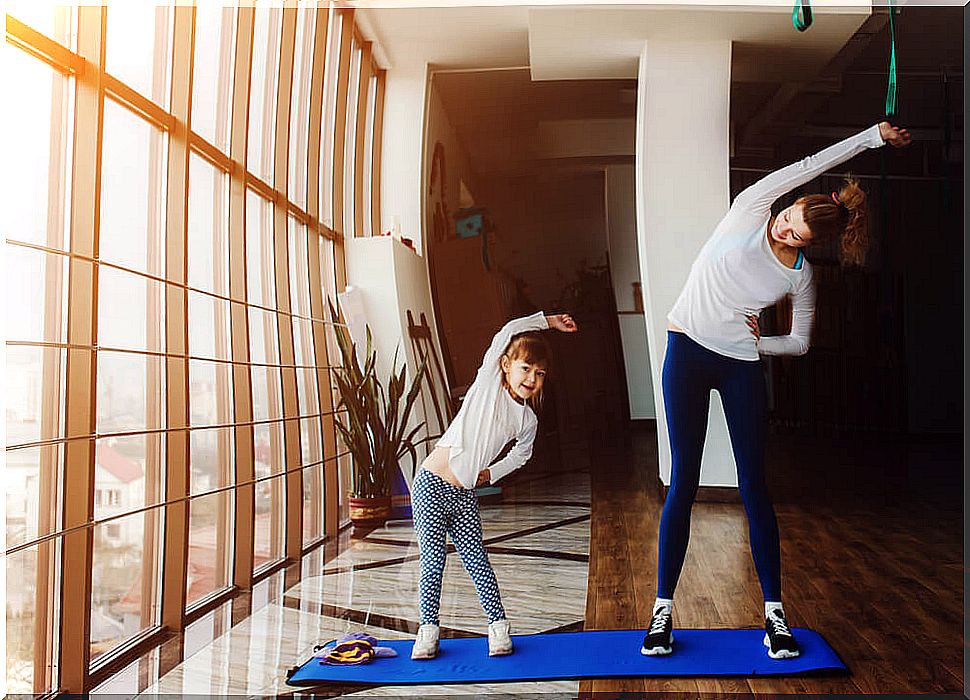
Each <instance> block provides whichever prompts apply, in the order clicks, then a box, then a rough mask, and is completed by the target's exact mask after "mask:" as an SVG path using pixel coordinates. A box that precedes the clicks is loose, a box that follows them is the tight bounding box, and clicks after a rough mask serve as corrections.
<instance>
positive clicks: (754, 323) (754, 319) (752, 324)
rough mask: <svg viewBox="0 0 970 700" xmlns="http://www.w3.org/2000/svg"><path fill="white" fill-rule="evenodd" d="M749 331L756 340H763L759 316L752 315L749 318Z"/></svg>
mask: <svg viewBox="0 0 970 700" xmlns="http://www.w3.org/2000/svg"><path fill="white" fill-rule="evenodd" d="M747 319H748V330H749V331H751V335H753V336H754V339H755V340H761V329H760V328H759V327H758V314H750V315H749V316H748V317H747Z"/></svg>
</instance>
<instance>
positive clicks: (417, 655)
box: [411, 625, 438, 659]
mask: <svg viewBox="0 0 970 700" xmlns="http://www.w3.org/2000/svg"><path fill="white" fill-rule="evenodd" d="M437 655H438V625H421V626H420V627H418V636H417V638H416V639H415V640H414V646H413V647H411V658H412V659H433V658H434V657H436V656H437Z"/></svg>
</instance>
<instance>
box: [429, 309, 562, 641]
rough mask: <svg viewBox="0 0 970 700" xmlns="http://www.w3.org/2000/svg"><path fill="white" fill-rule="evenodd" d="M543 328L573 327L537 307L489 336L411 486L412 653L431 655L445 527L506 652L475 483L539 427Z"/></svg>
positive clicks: (506, 461)
mask: <svg viewBox="0 0 970 700" xmlns="http://www.w3.org/2000/svg"><path fill="white" fill-rule="evenodd" d="M547 328H555V329H557V330H560V331H563V332H566V333H572V332H575V331H576V330H577V327H576V324H575V322H574V321H573V319H572V318H571V317H569V316H568V315H565V314H563V315H555V316H545V315H543V314H542V313H537V314H534V315H532V316H527V317H525V318H519V319H515V320H514V321H509V322H508V323H507V324H505V326H503V327H502V329H501V330H500V331H499V332H498V333H497V334H496V335H495V337H494V338H493V339H492V344H491V345H490V346H489V348H488V350H487V351H486V352H485V358H484V360H483V361H482V366H481V367H480V368H479V369H478V374H477V375H476V376H475V381H474V382H473V383H472V385H471V387H469V389H468V392H467V394H466V395H465V400H464V402H463V403H462V406H461V409H460V410H459V411H458V415H456V416H455V419H454V420H453V421H452V422H451V425H449V426H448V430H446V431H445V434H444V435H442V436H441V439H440V440H439V441H438V444H437V446H436V447H435V449H434V450H433V451H432V452H431V454H429V455H428V456H427V458H426V459H425V460H424V462H423V463H422V464H421V468H420V470H419V471H418V474H417V476H416V477H415V478H414V482H413V483H412V484H411V508H412V511H413V513H414V529H415V531H416V533H417V536H418V546H419V547H420V550H421V582H420V589H419V593H420V601H419V605H420V608H421V626H420V627H419V628H418V637H417V639H416V640H415V642H414V647H413V648H412V650H411V658H412V659H432V658H434V657H435V656H436V655H437V653H438V607H439V603H440V598H441V577H442V574H443V573H444V569H445V557H446V555H447V546H446V544H445V533H447V534H449V535H450V536H451V540H452V542H454V544H455V549H457V550H458V554H459V555H460V556H461V560H462V563H463V564H464V565H465V569H466V570H467V571H468V573H469V575H470V576H471V578H472V581H474V582H475V588H476V590H477V591H478V597H479V600H480V601H481V604H482V608H483V609H484V610H485V614H486V615H487V616H488V622H489V625H488V654H489V656H497V655H504V654H511V653H512V638H511V636H510V635H509V622H508V620H507V619H506V618H505V610H504V608H503V607H502V599H501V596H500V595H499V590H498V583H497V582H496V580H495V572H494V571H493V570H492V565H491V564H490V563H489V561H488V555H487V554H486V552H485V546H484V544H483V543H482V520H481V516H480V515H479V512H478V498H477V497H476V496H475V491H474V489H475V487H476V486H481V485H482V484H487V483H494V482H496V481H498V480H499V479H501V478H502V477H503V476H505V475H506V474H509V473H510V472H512V471H513V470H515V469H518V468H519V467H521V466H522V465H523V464H525V463H526V461H527V460H528V459H529V457H530V456H531V455H532V443H533V442H534V441H535V436H536V427H537V425H538V421H537V419H536V414H535V411H534V407H537V406H538V404H539V402H540V401H541V397H542V384H543V382H544V381H545V375H546V370H547V368H548V366H549V348H548V346H547V345H546V342H545V340H543V338H542V337H541V335H540V334H539V333H538V332H536V331H541V330H545V329H547ZM513 438H515V445H514V447H512V449H511V450H510V451H509V453H508V454H507V455H506V456H505V457H503V458H502V459H501V460H499V461H497V462H495V463H494V464H491V462H492V461H493V460H494V459H495V457H497V456H498V454H499V452H500V451H501V450H502V448H503V447H504V446H505V445H506V444H508V442H509V441H510V440H512V439H513ZM490 464H491V466H489V465H490Z"/></svg>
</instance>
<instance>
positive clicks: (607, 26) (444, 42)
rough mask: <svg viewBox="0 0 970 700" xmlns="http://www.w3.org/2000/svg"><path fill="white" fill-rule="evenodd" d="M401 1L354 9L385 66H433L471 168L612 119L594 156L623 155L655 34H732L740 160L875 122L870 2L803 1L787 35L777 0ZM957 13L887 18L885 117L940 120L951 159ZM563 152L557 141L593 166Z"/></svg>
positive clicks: (958, 108)
mask: <svg viewBox="0 0 970 700" xmlns="http://www.w3.org/2000/svg"><path fill="white" fill-rule="evenodd" d="M485 1H486V0H480V2H485ZM408 2H409V0H400V2H399V3H396V4H395V7H394V8H376V7H373V6H371V7H370V8H369V9H366V10H362V13H364V14H365V16H366V21H367V23H368V26H369V27H370V29H371V31H372V33H373V36H374V38H375V40H376V41H378V42H380V43H381V45H382V47H383V50H384V54H385V56H386V60H387V61H388V63H389V64H390V65H391V66H393V65H394V64H395V63H396V62H403V61H422V62H423V61H427V62H428V63H430V64H432V68H433V69H434V70H435V75H434V81H435V85H436V89H437V90H438V91H439V93H440V95H441V99H442V102H443V104H444V105H445V108H446V110H447V111H448V113H449V119H450V120H451V122H452V125H453V126H454V127H455V129H456V131H457V132H458V136H459V138H460V140H461V141H462V143H463V145H464V146H465V148H466V150H467V151H468V154H469V158H470V161H471V163H472V164H473V167H474V168H475V169H476V171H478V172H479V173H481V174H487V173H500V172H505V173H509V172H523V171H528V170H530V169H534V168H542V167H548V166H549V165H550V161H551V160H552V161H554V160H556V157H555V153H550V152H549V149H548V148H547V147H545V146H544V145H543V144H546V145H548V143H547V142H548V141H549V135H550V134H552V133H555V134H558V135H560V136H561V135H563V134H568V133H576V134H578V135H579V136H580V137H582V129H578V128H572V129H571V131H570V124H572V127H576V126H577V125H578V126H581V125H582V123H583V122H584V121H586V122H588V123H589V124H590V125H591V126H592V125H606V126H608V127H609V128H610V129H612V130H613V131H614V132H617V139H616V142H615V143H612V144H607V145H604V147H603V158H602V159H601V161H603V162H608V161H610V160H614V161H615V160H616V158H617V155H618V153H619V151H622V150H623V149H626V150H628V151H629V155H631V156H632V147H630V146H629V144H632V141H631V139H630V138H629V137H628V136H627V137H624V136H622V135H621V134H619V132H620V131H622V130H623V129H622V128H621V127H622V124H623V122H624V120H627V121H628V122H629V129H630V130H631V132H632V130H633V128H634V127H633V124H634V122H633V120H634V118H635V113H636V80H635V75H636V61H637V57H638V56H639V52H640V50H641V48H642V46H643V42H644V40H645V39H647V38H649V37H650V36H654V35H658V36H662V37H663V38H665V39H674V38H677V37H688V36H692V37H694V38H695V39H696V38H731V40H732V69H731V75H732V85H731V123H732V131H733V139H732V143H733V147H734V155H735V156H738V157H741V158H744V157H752V158H762V159H765V158H767V159H771V158H772V157H773V156H775V155H776V151H777V150H778V149H779V148H780V149H781V150H784V146H785V141H786V140H789V139H790V136H791V134H792V133H796V132H798V130H801V131H800V133H801V134H802V135H805V136H808V137H816V138H818V139H819V140H820V142H826V141H827V142H830V141H831V140H832V139H833V137H835V136H838V135H839V134H840V133H845V134H846V135H847V134H848V133H849V132H851V131H854V130H858V129H859V128H861V127H864V126H865V125H868V124H871V123H873V122H874V121H876V120H878V118H879V117H880V116H881V115H882V110H883V106H884V102H885V94H886V83H887V67H888V64H889V45H890V41H889V22H888V14H887V13H886V11H885V9H878V8H877V9H876V10H875V11H874V12H873V13H872V14H871V15H870V14H868V12H860V10H859V8H858V7H856V8H854V9H851V8H850V9H849V10H845V9H839V8H835V7H825V6H822V7H821V9H819V8H818V7H817V6H819V5H821V3H820V2H818V1H817V0H815V1H813V3H812V5H813V7H814V8H816V10H815V20H814V23H813V25H812V27H811V28H810V29H809V30H808V31H807V32H804V33H798V32H796V31H795V30H794V29H793V27H792V25H791V5H790V4H789V3H787V2H786V3H785V4H784V6H783V7H782V6H775V7H763V6H762V7H743V8H739V7H730V8H726V7H705V8H694V9H693V10H691V11H688V10H685V9H684V8H683V7H680V6H678V7H669V6H667V7H662V6H657V5H651V6H637V7H629V6H619V5H620V3H617V4H616V5H611V6H609V7H598V8H595V9H591V8H590V7H589V6H588V5H578V4H568V3H565V5H566V6H564V3H546V4H545V6H536V4H533V5H532V6H525V5H511V6H510V5H508V4H504V3H503V4H501V5H499V4H498V3H496V4H493V5H489V6H484V5H483V6H475V7H468V6H464V5H463V3H461V2H460V1H459V0H451V2H449V1H448V0H442V2H440V3H438V6H436V7H427V6H426V4H421V5H422V6H419V7H406V6H402V5H403V4H405V3H408ZM411 4H414V5H418V4H420V3H417V2H415V3H411ZM360 5H361V3H358V6H360ZM456 5H457V6H456ZM962 27H963V8H962V6H955V7H954V6H950V7H942V6H936V7H923V6H916V5H907V6H905V7H903V8H902V9H901V11H900V12H899V14H898V15H897V19H896V53H897V61H898V66H897V69H898V72H899V77H898V85H899V86H898V101H899V109H898V112H897V114H898V118H899V120H900V121H901V122H904V123H905V124H906V125H907V126H908V127H910V128H911V130H914V136H915V137H916V139H917V140H918V141H919V140H921V141H924V142H933V141H936V142H939V141H941V140H942V139H943V138H944V133H945V129H944V125H945V124H947V123H949V135H950V138H951V140H952V141H953V142H954V144H955V145H954V148H953V151H954V153H953V157H954V158H959V157H961V155H962V122H963V118H962V115H963V89H962V88H963V73H962V70H963V31H962ZM795 45H797V46H798V48H797V49H795V48H793V47H794V46H795ZM510 68H512V69H510ZM515 68H517V69H515ZM944 75H945V76H946V86H945V87H944ZM567 122H568V123H570V124H567ZM587 131H588V129H587ZM586 140H587V141H588V139H586ZM577 145H578V144H577ZM584 147H585V148H586V149H587V150H588V148H589V145H588V144H587V145H586V146H584ZM618 149H619V150H618ZM573 150H574V151H575V152H574V153H569V152H568V151H569V148H566V149H565V151H564V152H563V153H562V154H560V155H562V156H572V161H573V165H576V164H579V165H580V166H583V165H584V164H585V166H588V167H596V166H597V165H598V163H597V159H596V158H595V157H590V156H591V154H590V153H588V152H586V151H582V152H581V150H582V149H579V150H576V149H573ZM580 155H582V156H583V157H582V158H580V157H578V156H580ZM560 160H561V159H560ZM561 165H562V164H561V163H556V164H555V166H556V167H560V166H561ZM600 167H601V164H600Z"/></svg>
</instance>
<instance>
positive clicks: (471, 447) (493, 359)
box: [438, 312, 549, 489]
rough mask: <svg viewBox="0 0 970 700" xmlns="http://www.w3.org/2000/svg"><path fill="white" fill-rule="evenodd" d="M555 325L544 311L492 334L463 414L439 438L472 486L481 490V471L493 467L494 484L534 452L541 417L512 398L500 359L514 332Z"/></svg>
mask: <svg viewBox="0 0 970 700" xmlns="http://www.w3.org/2000/svg"><path fill="white" fill-rule="evenodd" d="M547 328H549V324H548V323H547V322H546V316H545V314H543V313H542V312H539V313H536V314H533V315H532V316H526V317H524V318H517V319H514V320H512V321H509V322H508V323H506V324H505V325H504V326H502V329H501V330H500V331H499V332H498V333H496V334H495V337H494V338H492V344H491V345H489V346H488V350H486V351H485V357H484V358H483V359H482V366H481V367H479V368H478V373H477V374H476V375H475V381H474V382H472V385H471V386H470V387H469V388H468V391H467V393H466V394H465V400H464V401H463V402H462V405H461V408H460V409H459V410H458V415H456V416H455V419H454V420H453V421H452V422H451V425H449V426H448V429H447V430H446V431H445V433H444V435H442V436H441V439H440V440H438V447H443V448H448V455H449V457H448V464H449V466H450V467H451V471H452V472H453V473H454V475H455V476H456V477H457V478H458V481H460V482H461V483H462V485H463V486H464V487H465V488H467V489H472V488H475V482H476V481H477V480H478V475H479V473H481V472H483V471H485V470H486V469H490V470H491V476H492V479H491V480H492V483H494V482H496V481H498V480H499V479H501V478H502V477H503V476H506V475H507V474H509V473H511V472H513V471H515V470H516V469H518V468H519V467H521V466H522V465H523V464H525V463H526V462H527V461H528V460H529V457H531V456H532V445H533V443H534V442H535V438H536V430H537V428H538V425H539V421H538V419H537V418H536V414H535V413H533V412H532V409H531V408H530V407H529V406H528V405H527V404H524V403H521V404H520V403H519V402H518V401H516V400H515V399H513V398H512V396H511V394H509V391H508V389H506V388H505V386H504V384H503V382H502V369H501V367H500V366H499V358H500V357H501V356H502V353H503V352H505V348H506V347H508V344H509V342H510V341H511V340H512V336H514V335H517V334H519V333H525V332H526V331H540V330H546V329H547ZM512 438H515V445H514V446H513V447H512V449H511V450H510V451H509V453H508V454H507V455H505V457H503V458H502V459H500V460H499V461H498V462H496V463H495V464H492V465H491V467H490V466H489V464H491V462H492V460H494V459H495V458H496V457H497V456H498V455H499V453H500V452H501V450H502V448H503V447H505V445H507V444H508V442H509V441H510V440H511V439H512Z"/></svg>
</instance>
